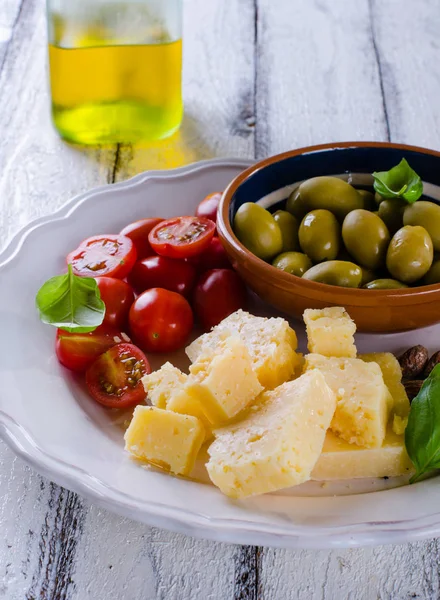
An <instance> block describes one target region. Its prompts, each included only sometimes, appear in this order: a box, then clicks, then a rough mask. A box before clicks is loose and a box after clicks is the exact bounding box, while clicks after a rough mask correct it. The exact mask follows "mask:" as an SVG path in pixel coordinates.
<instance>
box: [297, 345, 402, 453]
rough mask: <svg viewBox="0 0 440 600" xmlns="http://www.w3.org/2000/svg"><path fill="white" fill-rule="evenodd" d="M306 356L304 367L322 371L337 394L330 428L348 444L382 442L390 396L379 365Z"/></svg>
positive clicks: (374, 444) (312, 355)
mask: <svg viewBox="0 0 440 600" xmlns="http://www.w3.org/2000/svg"><path fill="white" fill-rule="evenodd" d="M305 360H306V364H305V370H306V371H311V370H315V369H318V370H319V371H321V373H322V374H323V375H324V377H325V380H326V382H327V384H328V385H329V386H330V388H331V389H332V390H333V392H334V393H335V394H336V399H337V405H336V412H335V415H334V417H333V420H332V424H331V428H332V430H333V431H334V432H335V433H337V434H338V435H339V436H340V437H341V438H343V439H344V440H346V441H347V442H349V443H350V444H357V445H358V446H366V447H370V448H379V447H380V446H382V443H383V441H384V439H385V433H386V427H387V421H388V416H389V412H390V407H391V404H392V400H391V399H390V392H389V391H388V388H387V386H386V385H385V383H384V380H383V376H382V371H381V370H380V367H379V365H378V364H376V363H374V362H372V363H366V362H364V361H363V360H360V359H358V358H336V357H326V356H321V355H320V354H308V355H307V356H306V357H305Z"/></svg>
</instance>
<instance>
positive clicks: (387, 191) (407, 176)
mask: <svg viewBox="0 0 440 600" xmlns="http://www.w3.org/2000/svg"><path fill="white" fill-rule="evenodd" d="M373 177H374V189H375V190H376V192H377V193H378V194H380V195H381V196H382V197H383V198H402V199H403V200H406V202H408V204H413V203H414V202H416V201H417V200H418V199H419V198H420V196H421V195H422V194H423V182H422V180H421V179H420V177H419V175H417V173H416V172H415V171H414V170H413V169H411V167H410V166H409V164H408V162H407V160H406V159H405V158H402V160H401V161H400V163H399V164H398V165H397V166H395V167H393V168H392V169H390V170H389V171H381V172H380V173H373Z"/></svg>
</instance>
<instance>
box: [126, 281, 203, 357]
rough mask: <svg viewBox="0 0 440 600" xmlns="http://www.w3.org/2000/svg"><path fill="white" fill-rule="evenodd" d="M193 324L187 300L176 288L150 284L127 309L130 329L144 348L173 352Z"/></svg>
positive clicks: (185, 339) (182, 343) (182, 344)
mask: <svg viewBox="0 0 440 600" xmlns="http://www.w3.org/2000/svg"><path fill="white" fill-rule="evenodd" d="M192 326H193V313H192V310H191V307H190V305H189V304H188V302H187V300H185V298H184V297H183V296H181V295H180V294H176V292H170V291H169V290H164V289H162V288H153V289H151V290H147V291H146V292H144V293H143V294H141V295H140V296H139V297H138V298H136V300H135V301H134V304H133V305H132V307H131V309H130V331H131V333H132V335H133V338H134V339H135V340H136V343H138V344H139V346H140V347H141V348H142V349H144V350H145V351H146V352H173V351H174V350H179V348H182V346H184V345H185V342H186V341H187V339H188V336H189V334H190V332H191V329H192Z"/></svg>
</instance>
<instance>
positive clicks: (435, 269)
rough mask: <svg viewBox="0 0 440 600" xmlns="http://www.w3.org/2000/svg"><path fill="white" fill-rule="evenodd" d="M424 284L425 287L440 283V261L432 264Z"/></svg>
mask: <svg viewBox="0 0 440 600" xmlns="http://www.w3.org/2000/svg"><path fill="white" fill-rule="evenodd" d="M422 283H423V285H433V284H434V283H440V260H436V261H434V262H433V263H432V266H431V268H430V269H429V271H428V272H427V273H426V275H425V277H424V278H423V282H422Z"/></svg>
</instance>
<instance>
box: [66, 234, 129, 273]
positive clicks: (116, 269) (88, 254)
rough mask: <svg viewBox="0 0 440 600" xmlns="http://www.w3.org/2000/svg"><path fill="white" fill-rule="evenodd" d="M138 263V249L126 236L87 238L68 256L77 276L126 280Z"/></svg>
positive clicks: (68, 260) (68, 261)
mask: <svg viewBox="0 0 440 600" xmlns="http://www.w3.org/2000/svg"><path fill="white" fill-rule="evenodd" d="M135 262H136V248H135V247H134V244H133V242H132V241H131V239H130V238H128V237H126V236H125V235H96V236H94V237H90V238H87V239H86V240H84V241H83V242H81V244H80V245H79V246H78V248H76V250H74V251H73V252H71V253H70V254H69V255H68V256H67V264H69V263H70V264H71V265H72V269H73V272H74V273H75V275H80V276H81V277H100V276H101V277H102V276H104V275H105V276H107V277H116V278H117V279H124V277H126V276H127V275H128V274H129V273H130V271H131V269H132V267H133V265H134V263H135Z"/></svg>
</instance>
